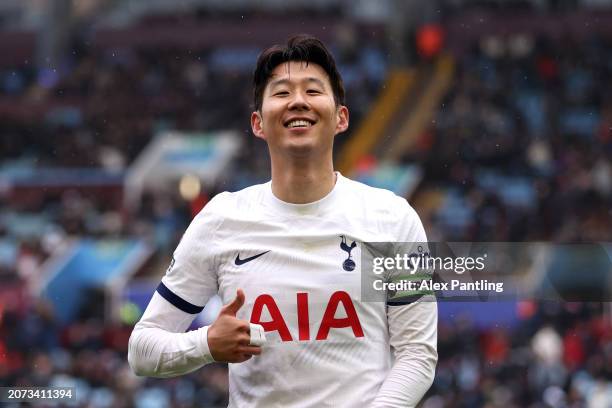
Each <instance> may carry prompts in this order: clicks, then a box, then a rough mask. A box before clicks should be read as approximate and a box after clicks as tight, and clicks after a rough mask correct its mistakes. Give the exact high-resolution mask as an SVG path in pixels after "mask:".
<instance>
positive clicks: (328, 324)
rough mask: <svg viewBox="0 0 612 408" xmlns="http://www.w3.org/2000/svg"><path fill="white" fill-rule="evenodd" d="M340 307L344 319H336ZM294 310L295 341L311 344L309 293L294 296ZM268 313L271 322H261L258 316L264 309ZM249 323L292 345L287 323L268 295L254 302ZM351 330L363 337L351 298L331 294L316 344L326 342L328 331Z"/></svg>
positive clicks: (356, 335) (339, 292) (335, 293)
mask: <svg viewBox="0 0 612 408" xmlns="http://www.w3.org/2000/svg"><path fill="white" fill-rule="evenodd" d="M340 304H342V307H344V311H345V313H346V317H342V318H336V311H337V310H338V306H339V305H340ZM296 306H297V326H298V341H304V340H310V317H309V313H308V293H297V294H296ZM264 307H265V308H266V309H267V310H268V313H269V314H270V317H271V318H272V320H270V321H268V322H262V321H261V313H262V311H263V308H264ZM250 321H251V323H255V324H260V325H262V326H263V328H264V330H265V331H266V332H271V331H277V332H278V334H279V336H280V338H281V339H282V340H283V341H293V336H291V333H290V332H289V328H288V327H287V323H286V322H285V319H284V318H283V315H282V313H281V311H280V310H279V309H278V305H277V304H276V302H275V301H274V298H273V297H272V296H270V295H267V294H262V295H259V296H258V297H257V299H255V304H254V305H253V312H252V313H251V319H250ZM345 327H350V328H351V329H352V330H353V334H354V335H355V337H363V329H362V328H361V322H360V321H359V316H357V311H356V310H355V305H354V304H353V301H352V299H351V296H350V295H349V294H348V293H346V292H344V291H337V292H334V293H333V294H332V295H331V297H330V298H329V302H327V307H326V308H325V313H324V314H323V319H322V320H321V324H320V325H319V330H317V334H316V337H315V339H316V340H327V336H328V335H329V331H330V329H342V328H345Z"/></svg>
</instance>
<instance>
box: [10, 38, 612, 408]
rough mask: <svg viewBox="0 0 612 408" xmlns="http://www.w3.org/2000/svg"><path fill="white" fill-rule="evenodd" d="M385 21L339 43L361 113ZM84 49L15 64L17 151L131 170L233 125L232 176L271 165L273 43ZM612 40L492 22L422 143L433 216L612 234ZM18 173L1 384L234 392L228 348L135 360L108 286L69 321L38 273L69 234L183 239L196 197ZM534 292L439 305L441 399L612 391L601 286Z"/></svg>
mask: <svg viewBox="0 0 612 408" xmlns="http://www.w3.org/2000/svg"><path fill="white" fill-rule="evenodd" d="M379 40H380V39H375V38H371V37H368V36H365V37H363V38H361V37H359V39H358V40H355V39H354V40H353V41H348V40H346V38H345V39H344V41H339V42H338V44H334V47H335V48H334V52H335V55H337V56H338V58H339V64H340V70H341V72H342V74H343V77H344V79H345V82H346V86H347V99H348V105H349V107H350V109H351V123H352V127H353V129H355V128H356V127H357V126H358V123H359V119H360V117H361V116H362V115H363V114H364V113H365V112H366V111H367V109H368V107H369V106H370V105H371V103H372V101H373V98H374V97H375V96H376V93H377V90H378V89H379V88H380V86H381V84H382V83H383V81H384V75H385V72H386V70H387V66H388V62H387V60H386V51H385V49H384V46H383V45H382V43H381V42H380V41H379ZM70 50H71V52H69V53H68V54H67V55H66V56H65V58H64V59H63V61H62V64H60V65H59V66H58V67H57V68H56V69H41V70H36V69H34V68H33V67H32V66H31V65H24V66H20V67H11V68H5V69H3V70H1V71H0V118H1V120H0V161H1V162H2V169H4V170H6V169H11V168H20V167H22V166H31V167H39V168H49V167H62V168H66V167H68V168H74V169H82V168H101V169H105V170H107V171H109V172H123V171H125V169H126V168H127V167H128V166H129V165H130V164H131V163H132V162H133V160H134V159H135V158H136V157H137V156H138V154H139V153H140V152H141V151H142V149H143V148H144V147H145V146H146V145H147V143H148V142H150V140H151V139H152V137H154V135H155V134H157V133H158V132H160V131H163V130H166V129H178V130H216V129H227V128H231V129H235V130H238V131H239V132H240V133H241V134H244V135H245V139H244V144H243V147H242V150H241V152H240V155H239V157H238V158H237V159H236V161H235V163H234V165H233V167H232V169H231V174H230V175H229V176H228V177H227V180H229V181H228V184H224V185H219V186H215V189H219V190H225V189H228V190H232V189H235V188H238V187H241V186H244V185H248V184H252V183H254V182H260V181H263V180H265V179H266V178H267V177H268V171H269V170H268V163H267V159H266V154H265V145H264V144H263V143H261V142H258V141H257V140H256V139H255V138H254V137H252V136H251V135H250V130H249V114H250V111H251V88H250V80H251V78H250V75H251V71H250V70H251V69H252V67H253V63H254V59H255V58H256V56H257V50H253V49H250V48H245V49H236V48H232V47H228V48H223V47H219V48H218V49H203V50H192V49H155V50H153V49H138V48H135V49H125V48H122V49H105V48H93V47H90V46H88V42H87V39H86V38H82V37H78V36H77V37H75V39H74V40H73V46H72V47H71V48H70ZM611 55H612V41H610V39H606V38H600V37H593V38H590V39H588V40H587V41H582V42H578V43H576V42H573V40H572V39H570V38H566V39H564V40H563V41H561V42H559V41H551V40H548V39H545V38H538V39H535V38H529V37H521V38H518V39H517V40H516V41H515V42H513V43H509V42H507V41H506V40H503V39H495V38H491V39H488V40H486V41H485V40H483V41H482V42H481V43H479V44H474V46H473V48H472V49H471V51H470V52H469V53H467V54H465V55H463V56H461V57H460V58H459V60H458V61H457V72H456V77H455V81H454V86H453V87H452V89H451V92H450V94H449V95H448V97H447V98H446V100H445V101H444V104H443V106H442V107H441V109H440V110H439V112H438V113H437V115H436V119H435V126H434V129H433V130H432V131H431V132H429V133H428V134H426V135H424V137H425V138H427V141H426V142H427V143H425V146H426V148H425V149H424V150H423V151H422V152H420V155H419V156H418V157H414V156H410V157H406V160H411V161H412V160H417V161H418V162H419V163H420V164H422V165H423V168H424V170H425V173H424V181H423V182H422V184H421V186H420V187H419V189H418V190H417V196H416V198H417V202H421V201H422V200H425V198H424V197H426V196H428V195H429V194H430V193H431V192H434V191H438V192H439V191H442V192H443V200H441V201H440V204H439V205H438V206H437V207H436V209H435V211H432V212H430V213H427V214H428V215H426V216H425V217H424V222H425V224H426V229H427V231H428V235H429V237H430V239H431V240H438V241H443V240H447V241H453V240H455V241H459V240H465V241H530V240H534V241H535V240H551V241H564V242H575V241H610V236H611V235H612V213H611V208H612V193H611V191H612V166H611V164H610V163H611V162H612V160H611V156H612V97H611V96H610V95H612V89H611V86H612V85H611V84H612V81H611V79H612V59H611V58H610V56H611ZM348 137H350V134H348V135H345V136H343V138H345V139H346V138H348ZM339 147H341V146H339ZM1 187H2V186H1V185H0V210H1V211H2V216H1V217H0V236H2V238H0V287H3V288H4V289H3V290H2V291H0V384H3V385H18V386H74V387H76V389H77V395H78V398H79V404H80V405H81V406H88V407H130V406H135V407H142V408H149V407H168V406H173V407H191V406H206V407H215V406H226V404H227V392H228V389H227V387H228V386H227V378H226V372H227V370H226V367H225V366H223V365H211V366H207V367H205V368H203V369H201V370H198V371H196V372H195V373H192V374H189V375H186V376H182V377H180V378H176V379H169V380H156V379H143V378H137V377H135V376H134V375H132V374H131V372H130V370H129V367H128V366H127V360H126V347H127V339H128V337H129V334H130V331H131V326H130V323H133V321H132V322H129V321H126V322H124V323H116V324H108V323H107V322H105V320H104V316H103V313H102V312H100V311H96V310H95V309H96V307H95V302H92V304H91V305H89V306H90V309H87V310H86V311H85V312H84V313H83V315H82V316H81V318H79V319H78V320H77V321H76V322H74V323H72V324H70V325H67V326H66V325H60V324H59V323H58V322H57V320H56V319H55V318H54V315H53V310H52V309H51V308H50V306H49V305H48V304H47V303H45V302H44V301H42V300H38V299H35V298H32V297H30V296H29V292H28V291H29V288H28V279H29V278H30V277H31V276H32V275H35V274H36V273H38V272H39V271H40V270H39V267H40V265H41V264H42V263H43V261H44V260H46V259H47V258H48V257H49V256H50V254H51V253H53V251H54V250H56V249H57V248H58V247H59V246H61V244H62V242H64V241H65V240H67V239H69V238H70V237H79V236H95V237H121V236H139V237H142V238H145V239H147V240H148V241H150V242H153V243H154V244H155V246H156V248H157V249H158V254H160V256H161V257H162V258H163V259H166V258H167V257H168V255H169V254H170V251H171V250H172V248H173V247H174V246H175V245H176V243H177V240H178V239H179V238H180V236H181V234H182V232H183V230H184V228H185V227H186V225H187V223H188V222H189V219H190V217H191V213H190V211H189V209H188V208H186V207H187V204H186V203H184V202H182V201H181V200H180V198H179V197H177V196H175V195H173V194H168V193H149V194H145V196H144V197H143V201H142V203H141V206H140V209H139V212H138V213H136V214H126V213H125V212H124V210H123V209H122V208H121V206H120V205H118V204H117V203H115V202H113V201H109V200H108V197H104V196H99V195H96V194H84V193H82V192H80V191H78V190H74V189H71V190H68V191H61V192H50V193H49V194H47V195H44V196H43V199H38V200H32V201H26V202H22V203H14V202H9V201H8V200H7V199H5V198H6V197H5V196H4V195H3V194H4V191H3V190H2V188H1ZM209 193H210V194H209V195H212V194H214V193H215V191H214V190H213V191H210V192H209ZM160 236H161V237H164V238H162V239H161V241H160V240H159V237H160ZM155 266H157V265H155ZM158 272H159V271H158ZM9 292H10V294H9ZM18 294H22V295H19V296H18ZM11 296H12V297H11ZM92 299H93V300H96V299H98V300H99V298H96V297H95V296H93V297H92ZM98 307H99V306H98ZM521 307H523V308H525V309H526V310H527V312H525V314H524V315H523V316H522V319H521V320H520V322H519V323H518V324H517V326H514V327H488V328H481V327H475V326H473V324H472V323H471V322H470V320H469V318H466V319H463V318H458V319H457V320H456V321H455V322H454V323H453V324H449V323H446V322H445V323H442V324H441V326H440V329H439V353H440V361H439V365H438V373H437V376H436V381H435V383H434V386H433V387H432V389H431V390H430V392H429V393H428V395H427V397H426V399H425V403H424V406H425V407H427V408H437V407H555V408H556V407H568V408H570V407H571V408H576V407H588V408H600V407H601V408H604V407H611V406H612V371H611V370H610V367H612V326H611V324H610V320H606V319H605V318H604V317H603V316H604V311H603V309H602V304H565V305H560V304H523V305H521Z"/></svg>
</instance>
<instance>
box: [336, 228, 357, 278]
mask: <svg viewBox="0 0 612 408" xmlns="http://www.w3.org/2000/svg"><path fill="white" fill-rule="evenodd" d="M340 238H342V241H341V242H340V248H341V249H342V250H343V251H344V252H346V253H347V254H348V256H347V258H346V259H345V260H344V262H342V269H344V270H345V271H347V272H351V271H354V270H355V261H353V259H352V258H351V252H352V251H353V249H355V247H356V246H357V243H356V242H355V241H353V243H352V244H351V245H350V246H349V245H348V244H347V243H346V237H345V236H344V235H340Z"/></svg>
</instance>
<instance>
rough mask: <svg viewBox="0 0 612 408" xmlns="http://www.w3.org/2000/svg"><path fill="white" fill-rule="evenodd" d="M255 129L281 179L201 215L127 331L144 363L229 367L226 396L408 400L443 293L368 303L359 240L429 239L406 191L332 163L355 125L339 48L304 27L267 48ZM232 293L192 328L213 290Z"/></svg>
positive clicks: (384, 403)
mask: <svg viewBox="0 0 612 408" xmlns="http://www.w3.org/2000/svg"><path fill="white" fill-rule="evenodd" d="M254 105H255V111H254V112H253V113H252V115H251V126H252V129H253V133H254V134H255V136H256V137H259V138H261V139H263V140H265V141H266V143H267V144H268V148H269V152H270V158H271V165H272V180H271V181H270V182H268V183H266V184H262V185H256V186H252V187H249V188H247V189H244V190H242V191H239V192H236V193H222V194H219V195H218V196H216V197H215V198H214V199H213V200H211V202H210V203H209V204H208V205H207V206H206V207H205V208H204V210H202V212H201V213H200V214H199V215H198V216H197V217H196V218H195V219H194V220H193V222H192V224H191V225H190V226H189V228H188V229H187V231H186V232H185V234H184V236H183V239H182V240H181V243H180V244H179V246H178V247H177V249H176V251H175V253H174V260H173V263H172V264H171V266H170V268H169V269H168V271H167V272H166V275H165V276H164V277H163V279H162V282H161V283H160V285H159V286H158V288H157V291H156V293H155V294H154V295H153V298H152V300H151V303H150V304H149V306H148V307H147V310H146V311H145V313H144V315H143V317H142V319H141V320H140V322H139V323H138V324H137V325H136V327H135V328H134V332H133V333H132V336H131V337H130V345H129V355H128V359H129V362H130V365H131V366H132V368H133V369H134V371H135V372H136V373H137V374H139V375H148V376H159V377H169V376H175V375H180V374H183V373H187V372H190V371H193V370H196V369H198V368H199V367H201V366H202V365H204V364H207V363H210V362H213V361H223V362H228V363H233V364H230V365H229V381H230V406H231V407H362V406H363V407H366V406H367V407H412V406H415V405H416V404H417V403H418V402H419V401H420V399H421V398H422V396H423V394H424V393H425V392H426V391H427V389H428V388H429V386H430V385H431V383H432V381H433V376H434V371H435V365H436V361H437V352H436V342H437V338H436V335H437V309H436V304H435V302H432V301H424V299H419V300H417V301H412V302H406V303H393V304H385V303H384V302H364V301H361V299H360V295H361V276H360V273H361V265H360V259H361V258H360V253H361V249H362V248H361V243H363V242H369V241H389V242H391V241H403V242H424V241H426V236H425V232H424V230H423V226H422V224H421V221H420V219H419V217H418V215H417V214H416V212H415V211H414V210H413V209H412V208H411V207H410V206H409V205H408V203H407V202H406V200H404V199H403V198H400V197H397V196H395V195H394V194H393V193H391V192H389V191H385V190H380V189H375V188H371V187H368V186H366V185H364V184H361V183H357V182H355V181H351V180H349V179H347V178H345V177H344V176H342V175H341V174H339V173H338V172H334V169H333V161H332V147H333V141H334V137H335V136H336V135H337V134H339V133H341V132H343V131H345V130H346V129H347V128H348V125H349V112H348V109H347V107H346V106H345V104H344V88H343V84H342V79H341V77H340V75H339V73H338V71H337V68H336V64H335V62H334V59H333V57H332V55H331V54H330V53H329V51H328V50H327V49H326V47H325V46H324V45H323V44H322V43H321V42H320V41H319V40H317V39H316V38H313V37H309V36H296V37H293V38H291V39H289V41H288V43H287V45H286V46H273V47H271V48H269V49H267V50H265V51H264V52H262V54H261V55H260V57H259V59H258V61H257V67H256V69H255V74H254ZM217 293H218V294H219V295H220V296H221V298H222V299H223V300H224V303H226V305H225V306H224V307H223V308H222V310H221V312H220V314H219V317H218V318H217V319H216V321H215V322H214V323H213V324H212V325H211V326H207V327H202V328H200V329H198V330H194V331H190V332H185V330H186V329H187V328H188V326H189V324H190V323H191V322H192V320H193V318H194V317H195V315H196V314H197V313H198V312H199V311H201V310H202V308H203V306H204V305H205V304H206V302H207V301H208V299H209V298H210V297H211V296H213V295H215V294H217Z"/></svg>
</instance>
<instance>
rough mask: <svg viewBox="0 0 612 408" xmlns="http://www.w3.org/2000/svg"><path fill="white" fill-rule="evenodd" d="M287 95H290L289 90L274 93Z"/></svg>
mask: <svg viewBox="0 0 612 408" xmlns="http://www.w3.org/2000/svg"><path fill="white" fill-rule="evenodd" d="M287 95H289V92H287V91H279V92H276V93H275V94H274V96H287Z"/></svg>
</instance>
